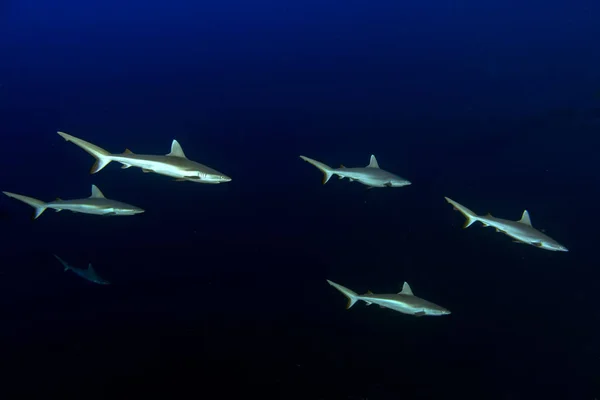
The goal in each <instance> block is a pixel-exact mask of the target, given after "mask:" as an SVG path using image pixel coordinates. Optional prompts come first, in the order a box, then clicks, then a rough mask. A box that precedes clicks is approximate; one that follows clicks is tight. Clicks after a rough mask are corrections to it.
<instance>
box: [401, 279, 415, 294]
mask: <svg viewBox="0 0 600 400" xmlns="http://www.w3.org/2000/svg"><path fill="white" fill-rule="evenodd" d="M400 294H405V295H407V296H414V295H413V292H412V289H411V288H410V285H409V284H408V283H407V282H404V285H402V291H401V292H400Z"/></svg>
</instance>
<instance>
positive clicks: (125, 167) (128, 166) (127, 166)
mask: <svg viewBox="0 0 600 400" xmlns="http://www.w3.org/2000/svg"><path fill="white" fill-rule="evenodd" d="M127 168H131V165H130V164H123V166H122V167H121V169H127Z"/></svg>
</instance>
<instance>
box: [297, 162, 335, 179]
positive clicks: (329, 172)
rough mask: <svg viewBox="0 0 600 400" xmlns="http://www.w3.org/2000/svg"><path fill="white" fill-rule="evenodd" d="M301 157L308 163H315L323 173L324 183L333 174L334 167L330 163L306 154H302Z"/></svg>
mask: <svg viewBox="0 0 600 400" xmlns="http://www.w3.org/2000/svg"><path fill="white" fill-rule="evenodd" d="M300 158H301V159H303V160H304V161H306V162H307V163H309V164H312V165H314V166H315V167H317V168H318V169H319V170H320V171H321V172H322V173H323V185H324V184H326V183H327V181H328V180H329V179H331V177H332V176H333V169H332V168H331V167H330V166H329V165H327V164H323V163H322V162H320V161H317V160H313V159H312V158H308V157H305V156H300Z"/></svg>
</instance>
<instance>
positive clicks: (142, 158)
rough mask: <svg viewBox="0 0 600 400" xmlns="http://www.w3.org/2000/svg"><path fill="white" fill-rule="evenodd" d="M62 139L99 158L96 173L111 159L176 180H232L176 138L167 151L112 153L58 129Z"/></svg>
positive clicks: (95, 165) (203, 181) (95, 166)
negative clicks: (190, 153) (195, 158)
mask: <svg viewBox="0 0 600 400" xmlns="http://www.w3.org/2000/svg"><path fill="white" fill-rule="evenodd" d="M58 134H59V135H60V136H62V138H63V139H65V140H66V141H67V142H71V143H73V144H75V145H77V146H79V147H81V148H82V149H83V150H85V151H87V152H88V153H89V154H91V155H92V156H93V157H94V158H96V162H95V163H94V165H93V166H92V169H91V170H90V173H92V174H95V173H97V172H99V171H100V170H102V169H103V168H104V167H106V166H107V165H108V164H109V163H111V162H112V161H115V162H118V163H121V164H122V167H121V168H123V169H127V168H130V167H137V168H141V169H142V171H143V172H146V173H148V172H154V173H156V174H159V175H166V176H169V177H172V178H175V180H177V181H189V182H197V183H210V184H217V183H222V182H230V181H231V178H230V177H228V176H227V175H225V174H223V173H222V172H219V171H217V170H215V169H213V168H210V167H207V166H206V165H203V164H200V163H198V162H196V161H192V160H190V159H188V158H187V157H186V155H185V153H184V152H183V149H182V147H181V145H180V144H179V142H178V141H177V140H173V142H172V143H171V152H170V153H168V154H166V155H164V156H163V155H146V154H135V153H133V152H132V151H131V150H129V149H125V151H124V152H123V153H122V154H111V153H109V152H108V151H106V150H104V149H103V148H101V147H98V146H96V145H95V144H92V143H90V142H86V141H85V140H82V139H79V138H76V137H75V136H71V135H69V134H67V133H65V132H58Z"/></svg>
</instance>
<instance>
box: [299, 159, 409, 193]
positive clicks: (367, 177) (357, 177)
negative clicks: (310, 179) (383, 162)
mask: <svg viewBox="0 0 600 400" xmlns="http://www.w3.org/2000/svg"><path fill="white" fill-rule="evenodd" d="M300 158H301V159H303V160H304V161H306V162H308V163H309V164H312V165H313V166H315V167H317V168H318V169H319V170H320V171H321V172H322V173H323V185H324V184H326V183H327V181H329V179H331V177H332V176H333V175H337V176H338V177H339V178H340V179H344V178H348V179H349V180H350V182H353V181H356V182H360V183H362V184H363V185H366V186H369V187H402V186H407V185H410V184H411V182H410V181H409V180H407V179H404V178H401V177H399V176H398V175H395V174H393V173H391V172H388V171H386V170H383V169H381V168H379V163H378V162H377V159H376V158H375V156H374V155H371V160H370V162H369V165H367V166H366V167H364V168H346V167H344V166H343V165H342V166H341V167H340V168H331V167H330V166H329V165H327V164H323V163H322V162H320V161H317V160H313V159H312V158H308V157H305V156H300Z"/></svg>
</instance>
